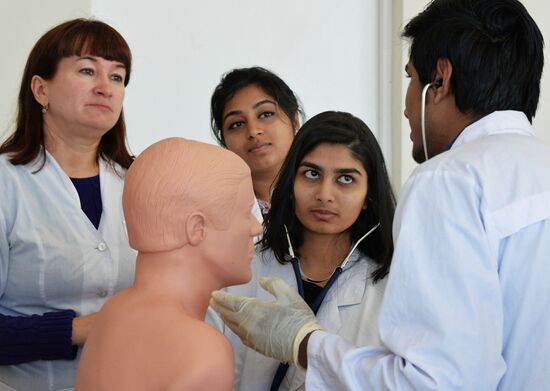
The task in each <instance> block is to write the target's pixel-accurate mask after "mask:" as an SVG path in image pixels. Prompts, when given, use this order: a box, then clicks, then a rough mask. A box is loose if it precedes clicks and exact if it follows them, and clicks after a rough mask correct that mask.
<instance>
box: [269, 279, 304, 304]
mask: <svg viewBox="0 0 550 391" xmlns="http://www.w3.org/2000/svg"><path fill="white" fill-rule="evenodd" d="M260 285H261V287H262V288H264V289H265V290H266V291H268V292H269V293H271V294H272V295H273V296H275V298H277V300H278V301H279V302H281V303H291V302H294V301H296V300H297V298H298V299H301V297H300V295H299V294H298V292H296V291H295V290H294V289H293V288H291V287H290V286H289V285H288V284H287V283H286V282H284V281H283V280H281V279H280V278H277V277H262V278H260Z"/></svg>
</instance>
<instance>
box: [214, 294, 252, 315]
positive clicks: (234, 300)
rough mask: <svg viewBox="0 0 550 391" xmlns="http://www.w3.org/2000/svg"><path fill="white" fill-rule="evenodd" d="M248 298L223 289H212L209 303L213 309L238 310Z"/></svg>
mask: <svg viewBox="0 0 550 391" xmlns="http://www.w3.org/2000/svg"><path fill="white" fill-rule="evenodd" d="M248 299H249V298H248V297H245V296H237V295H234V294H232V293H227V292H223V291H214V292H212V298H211V299H210V305H212V307H213V308H214V309H216V308H224V309H227V310H229V311H234V312H238V311H240V310H241V309H242V307H243V305H244V303H245V302H246V301H247V300H248Z"/></svg>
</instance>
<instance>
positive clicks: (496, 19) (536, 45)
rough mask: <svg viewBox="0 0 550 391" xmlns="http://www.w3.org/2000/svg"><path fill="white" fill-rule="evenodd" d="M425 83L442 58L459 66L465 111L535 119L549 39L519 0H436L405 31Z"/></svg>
mask: <svg viewBox="0 0 550 391" xmlns="http://www.w3.org/2000/svg"><path fill="white" fill-rule="evenodd" d="M401 35H402V37H404V38H408V39H410V41H411V47H410V61H411V62H412V64H413V65H414V67H415V68H416V70H417V72H418V75H419V77H420V81H421V82H422V84H423V85H425V84H428V83H430V82H432V81H433V79H434V77H435V69H436V63H437V60H438V59H440V58H444V59H448V60H449V61H450V63H451V65H452V67H453V71H452V76H451V87H452V89H453V92H454V96H455V100H456V105H457V107H458V109H459V110H460V111H461V112H463V113H472V114H476V115H485V114H489V113H491V112H493V111H496V110H517V111H522V112H523V113H525V115H526V116H527V118H528V119H529V121H532V118H533V116H534V115H535V112H536V110H537V105H538V101H539V95H540V79H541V76H542V68H543V65H544V56H543V47H544V39H543V37H542V34H541V32H540V30H539V28H538V27H537V25H536V23H535V21H534V20H533V19H532V18H531V16H530V15H529V13H528V12H527V10H526V9H525V7H524V6H523V5H522V4H521V3H520V2H519V1H517V0H433V1H432V2H431V3H429V4H428V6H427V7H426V9H425V10H424V11H423V12H421V13H420V14H418V15H417V16H415V17H414V18H413V19H412V20H411V21H410V22H409V23H408V24H407V25H406V26H405V28H404V29H403V32H402V34H401Z"/></svg>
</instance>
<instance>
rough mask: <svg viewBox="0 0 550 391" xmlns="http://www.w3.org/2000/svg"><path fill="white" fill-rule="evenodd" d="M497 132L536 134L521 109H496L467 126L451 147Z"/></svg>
mask: <svg viewBox="0 0 550 391" xmlns="http://www.w3.org/2000/svg"><path fill="white" fill-rule="evenodd" d="M496 134H520V135H524V136H534V131H533V127H532V126H531V124H530V123H529V120H528V119H527V116H526V115H525V114H524V113H522V112H521V111H513V110H507V111H494V112H492V113H491V114H488V115H486V116H485V117H483V118H481V119H479V120H478V121H475V122H473V123H472V124H471V125H469V126H467V127H466V128H465V129H464V130H463V131H462V133H461V134H460V135H459V136H458V137H457V139H456V141H455V142H454V143H453V145H452V146H451V149H453V148H456V147H458V146H459V145H462V144H465V143H468V142H470V141H474V140H477V139H479V138H482V137H485V136H491V135H496Z"/></svg>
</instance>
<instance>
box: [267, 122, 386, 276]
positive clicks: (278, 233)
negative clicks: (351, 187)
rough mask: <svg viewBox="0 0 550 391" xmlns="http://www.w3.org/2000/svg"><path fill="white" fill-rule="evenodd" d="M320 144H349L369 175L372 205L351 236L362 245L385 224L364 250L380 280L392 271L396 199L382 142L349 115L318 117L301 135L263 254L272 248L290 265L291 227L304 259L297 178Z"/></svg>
mask: <svg viewBox="0 0 550 391" xmlns="http://www.w3.org/2000/svg"><path fill="white" fill-rule="evenodd" d="M320 144H342V145H345V146H347V147H348V148H349V150H350V151H351V153H352V154H353V156H354V157H355V158H356V159H357V160H359V161H360V162H361V163H362V164H363V167H364V168H365V171H366V172H367V176H368V193H367V199H366V206H367V207H366V209H364V210H362V211H361V213H360V214H359V217H358V218H357V220H356V221H355V223H353V225H352V226H351V227H350V232H351V240H352V242H357V241H358V240H359V239H360V238H361V236H363V235H364V234H365V233H367V232H368V231H369V230H370V229H371V228H372V227H374V226H375V225H376V224H377V223H378V222H380V226H379V227H378V228H377V229H376V230H375V231H374V232H373V233H372V234H371V235H370V236H369V237H367V238H366V239H365V240H363V241H362V242H361V243H360V244H359V246H358V249H359V250H360V251H361V252H362V253H363V254H364V255H366V256H368V257H370V258H371V259H372V260H373V261H374V262H375V263H376V264H377V265H378V267H377V269H376V270H375V271H374V272H373V273H372V278H373V281H374V282H376V281H378V280H380V279H382V278H384V276H386V274H387V273H388V271H389V268H390V264H391V258H392V255H393V240H392V223H393V216H394V213H395V196H394V194H393V190H392V187H391V183H390V180H389V177H388V172H387V170H386V165H385V162H384V156H383V154H382V151H381V149H380V146H379V145H378V142H377V141H376V138H375V137H374V135H373V134H372V132H371V131H370V129H369V128H368V126H367V125H366V124H365V123H364V122H363V121H361V120H360V119H359V118H357V117H354V116H353V115H351V114H349V113H345V112H337V111H327V112H324V113H321V114H317V115H316V116H314V117H313V118H311V119H309V120H308V121H307V122H306V123H305V124H304V125H303V126H302V127H301V128H300V130H299V131H298V133H297V134H296V137H295V138H294V141H293V143H292V146H291V147H290V150H289V152H288V155H287V157H286V159H285V161H284V163H283V166H282V167H281V171H280V172H279V175H278V179H277V181H276V184H275V187H274V189H273V193H272V195H271V209H270V212H269V213H268V215H267V216H266V218H265V225H264V235H263V239H262V242H261V245H262V251H266V250H268V249H271V250H272V251H273V252H274V254H275V257H276V259H277V260H278V261H279V262H280V263H285V262H288V259H289V258H288V242H287V239H286V235H285V225H286V227H287V228H288V232H289V235H290V238H291V241H292V246H293V248H294V251H295V252H296V253H297V254H296V255H297V256H299V248H300V246H301V244H302V242H303V226H302V224H301V223H300V221H299V220H298V218H297V217H296V214H295V201H294V200H295V198H294V180H295V178H296V172H297V171H298V167H299V165H300V163H301V162H302V160H303V159H304V156H305V155H307V154H308V153H309V152H311V151H312V150H313V149H315V148H316V147H317V146H319V145H320Z"/></svg>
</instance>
